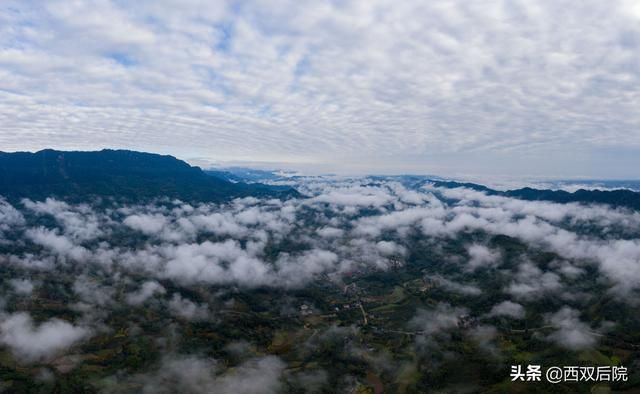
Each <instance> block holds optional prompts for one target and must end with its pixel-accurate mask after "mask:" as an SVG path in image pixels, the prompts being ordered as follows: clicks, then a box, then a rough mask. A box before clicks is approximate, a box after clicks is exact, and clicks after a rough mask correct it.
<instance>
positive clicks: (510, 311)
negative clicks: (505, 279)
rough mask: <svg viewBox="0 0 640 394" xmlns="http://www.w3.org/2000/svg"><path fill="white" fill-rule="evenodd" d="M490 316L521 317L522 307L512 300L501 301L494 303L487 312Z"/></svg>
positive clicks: (522, 315)
mask: <svg viewBox="0 0 640 394" xmlns="http://www.w3.org/2000/svg"><path fill="white" fill-rule="evenodd" d="M489 315H490V316H507V317H511V318H514V319H522V318H524V316H525V310H524V307H523V306H522V305H520V304H518V303H516V302H513V301H502V302H501V303H499V304H497V305H494V306H493V308H491V312H489Z"/></svg>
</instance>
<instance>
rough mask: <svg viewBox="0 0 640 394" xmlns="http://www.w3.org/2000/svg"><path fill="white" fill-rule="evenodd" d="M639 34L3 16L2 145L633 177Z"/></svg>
mask: <svg viewBox="0 0 640 394" xmlns="http://www.w3.org/2000/svg"><path fill="white" fill-rule="evenodd" d="M638 22H640V11H639V10H638V6H637V4H636V3H635V2H634V1H631V0H617V1H612V2H607V3H602V2H599V1H593V0H591V1H583V2H580V3H579V4H576V3H573V2H566V1H560V2H559V1H542V2H536V4H531V2H528V1H510V2H499V1H490V2H467V1H446V2H438V3H424V2H419V1H411V2H403V3H402V4H398V2H392V1H376V2H368V1H347V2H324V3H322V4H308V3H300V2H296V1H285V0H283V1H278V2H276V3H274V2H272V1H269V2H261V1H259V2H224V1H221V2H216V4H215V5H213V4H210V3H206V2H200V1H197V0H194V1H188V2H186V3H185V2H175V1H169V0H168V1H162V2H152V3H148V2H137V3H136V4H129V3H123V2H119V1H109V0H102V1H98V2H85V1H78V2H72V3H69V2H66V1H54V2H47V3H46V4H44V3H42V2H37V1H9V2H8V3H5V4H3V6H2V8H1V9H0V26H2V27H1V28H0V33H1V34H0V37H1V38H0V47H1V48H2V49H0V79H1V80H2V81H3V86H2V87H1V89H0V96H1V97H2V100H0V124H1V125H2V126H0V145H1V146H2V147H3V150H25V149H40V148H44V147H56V148H64V149H71V148H82V149H93V148H98V147H105V146H109V147H124V148H135V149H140V150H147V151H156V152H161V153H171V154H174V155H177V156H179V157H181V158H185V159H194V160H205V161H206V160H209V161H215V160H225V161H234V162H270V163H278V162H287V163H288V164H289V165H293V166H296V165H297V166H309V168H316V169H323V170H332V171H342V172H352V173H353V172H367V173H371V172H374V171H378V172H398V171H414V172H423V173H424V172H425V171H430V172H467V173H469V172H488V173H504V172H512V173H516V174H523V173H524V174H537V175H549V174H551V173H552V174H554V175H562V174H564V175H591V176H609V177H613V176H618V177H623V176H633V175H635V174H634V173H633V172H632V171H633V170H632V168H633V167H634V166H633V164H635V165H636V166H637V157H638V150H639V149H640V135H639V134H638V133H639V132H638V130H640V127H639V126H640V117H639V115H638V111H636V108H637V106H638V100H639V90H638V86H640V83H639V82H640V81H639V77H640V72H639V70H640V67H638V60H637V52H638V49H639V48H638V47H639V46H640V28H639V27H638V26H640V23H638ZM568 146H570V147H571V151H572V154H571V155H566V154H565V151H566V149H567V147H568ZM507 160H508V161H509V162H510V165H509V166H508V168H505V166H504V162H505V161H507ZM559 169H560V173H559V172H558V171H559Z"/></svg>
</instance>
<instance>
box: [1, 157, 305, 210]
mask: <svg viewBox="0 0 640 394" xmlns="http://www.w3.org/2000/svg"><path fill="white" fill-rule="evenodd" d="M291 194H296V192H295V190H293V189H291V188H273V187H270V186H267V185H260V184H251V185H249V184H245V183H232V182H229V181H227V180H224V179H220V178H217V177H213V176H208V175H207V174H205V173H204V172H203V171H202V170H201V169H200V168H198V167H192V166H190V165H189V164H187V163H185V162H183V161H181V160H178V159H176V158H175V157H172V156H162V155H157V154H152V153H142V152H135V151H127V150H109V149H105V150H102V151H97V152H63V151H56V150H50V149H47V150H42V151H39V152H36V153H30V152H16V153H4V152H0V195H3V196H6V197H8V198H22V197H29V198H38V199H41V198H45V197H49V196H56V197H61V198H67V199H72V200H83V199H86V198H88V197H109V198H116V199H134V200H135V199H149V198H158V197H169V198H178V199H181V200H185V201H222V200H226V199H229V198H234V197H244V196H272V197H278V196H285V195H291Z"/></svg>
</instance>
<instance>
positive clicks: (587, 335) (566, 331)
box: [546, 307, 597, 350]
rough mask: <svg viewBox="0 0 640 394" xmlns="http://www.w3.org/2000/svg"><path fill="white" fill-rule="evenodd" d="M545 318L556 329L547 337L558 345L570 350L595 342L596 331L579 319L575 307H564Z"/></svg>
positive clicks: (582, 347) (583, 347) (578, 313)
mask: <svg viewBox="0 0 640 394" xmlns="http://www.w3.org/2000/svg"><path fill="white" fill-rule="evenodd" d="M546 320H547V322H548V323H550V324H551V325H553V326H554V327H555V328H556V331H555V332H553V333H552V334H550V335H549V336H548V337H547V338H548V339H549V340H551V341H553V342H555V343H556V344H557V345H558V346H561V347H564V348H567V349H570V350H581V349H585V348H590V347H592V346H593V345H595V344H596V342H597V341H596V335H595V334H597V333H595V332H594V331H592V330H591V328H590V327H589V326H588V325H587V324H586V323H584V322H582V321H581V320H580V312H578V311H577V310H575V309H571V308H569V307H564V308H562V309H560V310H559V311H558V312H556V313H553V314H550V315H548V316H547V318H546Z"/></svg>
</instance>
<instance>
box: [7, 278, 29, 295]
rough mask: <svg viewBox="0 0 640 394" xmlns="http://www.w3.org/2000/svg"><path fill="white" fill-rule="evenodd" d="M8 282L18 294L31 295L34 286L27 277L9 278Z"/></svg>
mask: <svg viewBox="0 0 640 394" xmlns="http://www.w3.org/2000/svg"><path fill="white" fill-rule="evenodd" d="M9 284H10V285H11V287H13V291H15V292H16V293H17V294H20V295H31V293H32V292H33V289H34V287H35V286H34V285H33V283H32V282H31V281H30V280H29V279H11V280H10V281H9Z"/></svg>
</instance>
